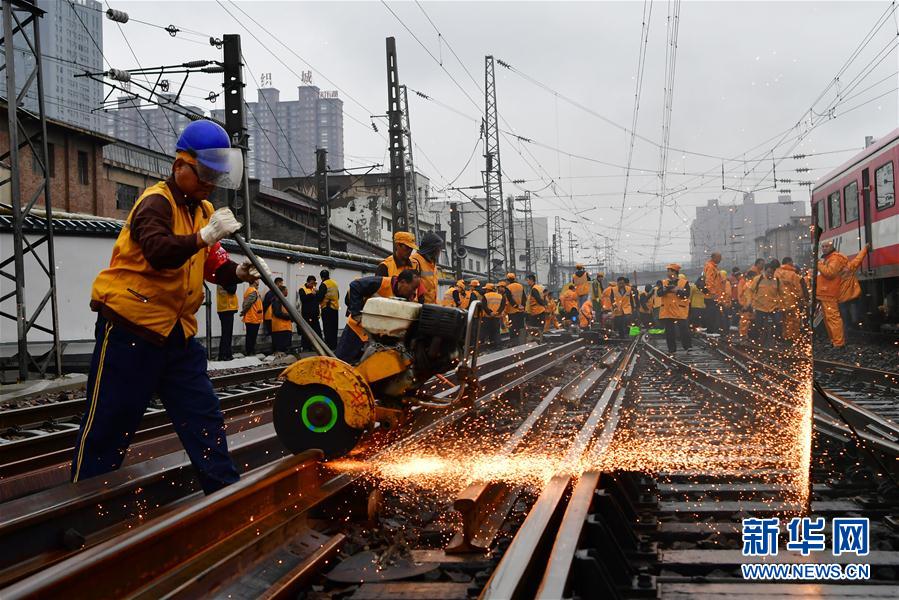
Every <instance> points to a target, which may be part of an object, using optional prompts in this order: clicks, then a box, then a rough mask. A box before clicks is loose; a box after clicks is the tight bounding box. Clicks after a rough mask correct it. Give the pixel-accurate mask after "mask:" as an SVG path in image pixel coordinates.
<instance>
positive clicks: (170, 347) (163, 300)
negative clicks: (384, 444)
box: [72, 120, 267, 494]
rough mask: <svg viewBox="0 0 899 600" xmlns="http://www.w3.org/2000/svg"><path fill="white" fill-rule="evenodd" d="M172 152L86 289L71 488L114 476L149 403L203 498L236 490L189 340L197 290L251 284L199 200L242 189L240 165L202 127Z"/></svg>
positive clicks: (228, 217) (217, 414)
mask: <svg viewBox="0 0 899 600" xmlns="http://www.w3.org/2000/svg"><path fill="white" fill-rule="evenodd" d="M176 150H177V151H176V154H175V160H174V163H173V164H172V171H171V175H170V176H169V178H168V179H167V180H166V181H161V182H159V183H156V184H154V185H152V186H150V187H149V188H147V189H146V190H145V191H144V192H143V193H142V194H141V195H140V197H139V198H138V199H137V201H136V202H135V203H134V206H133V208H132V209H131V212H130V213H129V215H128V218H127V219H126V221H125V226H124V227H123V228H122V230H121V232H120V233H119V236H118V238H117V239H116V241H115V245H114V246H113V250H112V258H111V259H110V261H109V266H108V267H107V268H105V269H103V270H102V271H100V273H99V275H97V278H96V279H95V280H94V284H93V288H92V290H91V301H90V306H91V310H93V311H95V312H96V313H97V323H96V328H95V336H96V345H95V347H94V352H93V356H92V357H91V366H90V371H89V374H88V380H87V406H86V407H85V411H84V416H83V418H82V421H81V427H80V429H79V431H78V437H77V439H76V442H75V452H74V456H73V458H72V481H76V482H77V481H81V480H82V479H87V478H88V477H94V476H96V475H100V474H102V473H106V472H108V471H112V470H115V469H118V468H119V467H120V466H121V464H122V461H123V460H124V458H125V453H126V451H127V449H128V446H129V444H130V442H131V439H132V437H133V436H134V432H135V430H136V429H137V427H138V425H139V424H140V421H141V417H142V416H143V414H144V411H145V410H146V409H147V406H148V405H149V404H150V401H151V400H152V398H153V396H154V394H158V395H159V398H160V400H161V401H162V404H163V406H164V407H165V409H166V412H168V413H169V416H170V417H171V420H172V424H173V426H174V428H175V431H176V432H177V434H178V437H179V438H180V439H181V443H182V444H183V445H184V449H185V450H186V451H187V455H188V457H190V460H191V463H193V466H194V468H195V469H196V471H197V475H198V478H199V481H200V485H201V486H202V488H203V491H204V492H206V493H207V494H209V493H212V492H214V491H216V490H217V489H219V488H221V487H223V486H226V485H228V484H230V483H234V482H235V481H237V480H238V478H239V476H238V473H237V469H236V468H235V466H234V463H233V462H232V461H231V457H230V456H229V454H228V444H227V441H226V439H225V427H224V419H223V418H222V413H221V410H220V408H219V401H218V398H217V397H216V395H215V391H214V390H213V388H212V383H211V382H210V381H209V376H208V375H207V374H206V350H205V349H204V348H203V347H202V346H201V345H200V343H199V342H197V341H196V338H195V337H194V336H195V335H196V333H197V318H196V312H197V310H198V309H199V307H200V306H201V305H202V303H203V300H204V290H203V280H204V279H205V280H206V281H209V282H210V283H215V284H219V285H234V284H236V283H237V282H238V281H254V280H256V279H257V278H258V277H259V272H258V271H257V270H256V268H255V267H253V266H252V265H251V263H249V262H243V263H241V264H237V263H235V262H233V261H231V260H230V258H229V256H228V253H227V252H226V251H225V250H224V249H223V248H222V246H221V244H220V243H219V242H220V240H222V239H224V238H225V237H227V236H228V235H230V234H232V233H235V232H236V231H237V230H238V229H240V227H241V224H240V223H239V222H238V221H237V219H235V218H234V215H233V214H232V213H231V211H230V210H229V209H227V208H219V209H218V210H216V209H215V208H214V207H213V206H212V204H211V203H210V202H209V201H208V200H207V198H208V197H209V195H210V194H211V193H212V191H213V190H214V189H215V188H216V187H222V188H229V189H237V188H239V187H240V185H241V182H242V180H243V172H244V170H243V159H242V156H241V151H240V150H239V149H237V148H231V143H230V138H229V136H228V134H227V133H226V132H225V130H224V129H223V128H222V127H220V126H219V125H218V124H216V123H213V122H212V121H206V120H200V121H194V122H192V123H190V124H188V125H187V127H185V128H184V130H183V131H182V132H181V136H180V137H179V138H178V142H177V145H176ZM259 264H260V265H261V266H262V267H263V268H265V269H267V266H265V263H264V262H262V261H259Z"/></svg>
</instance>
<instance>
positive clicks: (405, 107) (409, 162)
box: [400, 85, 421, 241]
mask: <svg viewBox="0 0 899 600" xmlns="http://www.w3.org/2000/svg"><path fill="white" fill-rule="evenodd" d="M400 94H401V99H402V117H401V120H402V124H403V146H404V147H405V149H406V161H405V162H404V163H403V165H404V167H405V175H406V199H407V202H408V203H409V212H410V213H411V215H412V225H413V228H414V229H413V231H414V232H415V239H417V240H419V241H421V230H420V229H419V226H418V209H419V206H418V190H417V189H416V188H415V161H414V160H413V159H412V124H411V122H410V121H409V96H408V94H407V91H406V86H405V85H401V86H400Z"/></svg>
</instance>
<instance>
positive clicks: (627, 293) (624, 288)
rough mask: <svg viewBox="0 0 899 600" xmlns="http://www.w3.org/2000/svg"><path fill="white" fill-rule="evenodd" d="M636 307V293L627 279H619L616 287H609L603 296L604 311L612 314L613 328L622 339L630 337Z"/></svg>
mask: <svg viewBox="0 0 899 600" xmlns="http://www.w3.org/2000/svg"><path fill="white" fill-rule="evenodd" d="M634 305H635V300H634V293H633V290H632V289H631V286H629V285H627V279H626V278H625V277H619V278H618V281H617V283H616V285H612V286H609V287H607V288H606V291H605V293H604V294H603V309H604V310H608V311H610V312H611V313H612V327H613V328H614V329H615V332H616V334H617V335H618V337H620V338H626V337H628V335H629V329H630V325H631V323H632V322H633V318H634V312H635V311H634Z"/></svg>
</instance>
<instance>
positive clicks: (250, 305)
mask: <svg viewBox="0 0 899 600" xmlns="http://www.w3.org/2000/svg"><path fill="white" fill-rule="evenodd" d="M263 313H264V311H263V309H262V297H261V296H260V295H259V283H258V282H256V281H251V282H250V283H249V285H247V289H246V291H245V292H244V293H243V304H241V307H240V317H241V319H243V324H244V327H245V328H246V335H244V351H245V352H246V355H247V356H254V355H255V354H256V336H257V335H259V325H260V324H261V323H262V316H263Z"/></svg>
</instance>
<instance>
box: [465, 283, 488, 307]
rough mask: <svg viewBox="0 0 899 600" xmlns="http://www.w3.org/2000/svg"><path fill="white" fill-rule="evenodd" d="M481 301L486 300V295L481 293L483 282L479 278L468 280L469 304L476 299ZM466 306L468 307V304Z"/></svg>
mask: <svg viewBox="0 0 899 600" xmlns="http://www.w3.org/2000/svg"><path fill="white" fill-rule="evenodd" d="M476 300H477V301H480V302H481V304H483V303H484V302H483V301H484V297H483V295H482V294H481V282H480V281H479V280H477V279H472V280H471V281H470V282H468V306H471V303H472V302H474V301H476ZM466 308H468V307H467V306H466Z"/></svg>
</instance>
